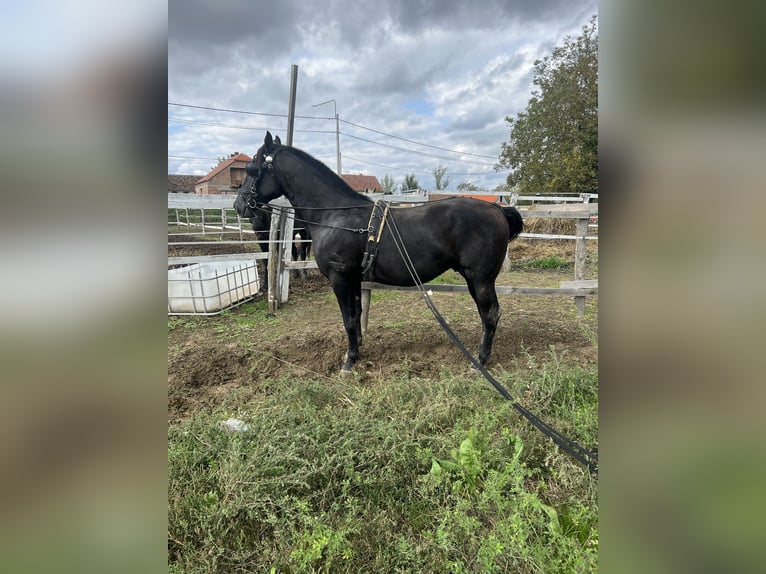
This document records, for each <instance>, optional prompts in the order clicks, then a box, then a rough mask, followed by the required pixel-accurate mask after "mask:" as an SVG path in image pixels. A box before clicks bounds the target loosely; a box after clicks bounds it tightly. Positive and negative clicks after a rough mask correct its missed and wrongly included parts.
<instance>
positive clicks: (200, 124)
mask: <svg viewBox="0 0 766 574" xmlns="http://www.w3.org/2000/svg"><path fill="white" fill-rule="evenodd" d="M168 121H169V122H177V123H182V124H194V125H199V126H212V127H221V128H231V129H234V130H254V131H255V130H268V129H273V130H275V129H276V128H273V127H268V126H266V127H264V126H252V127H249V126H233V125H231V124H222V123H219V122H201V121H199V120H185V119H182V118H168ZM294 131H296V132H303V133H313V134H334V133H335V131H334V130H333V131H330V130H294Z"/></svg>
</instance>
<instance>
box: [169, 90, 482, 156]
mask: <svg viewBox="0 0 766 574" xmlns="http://www.w3.org/2000/svg"><path fill="white" fill-rule="evenodd" d="M168 105H170V106H178V107H183V108H193V109H198V110H210V111H216V112H227V113H234V114H247V115H255V116H269V117H278V118H286V117H287V114H270V113H265V112H250V111H245V110H232V109H227V108H216V107H212V106H196V105H192V104H179V103H175V102H168ZM295 117H296V118H301V119H310V120H334V119H335V118H334V117H332V118H329V117H322V116H295ZM339 121H341V122H343V123H344V124H348V125H350V126H354V127H356V128H360V129H363V130H367V131H370V132H373V133H376V134H380V135H382V136H385V137H390V138H394V139H398V140H401V141H405V142H408V143H412V144H415V145H419V146H423V147H428V148H432V149H438V150H441V151H446V152H449V153H456V154H460V155H468V156H473V157H481V158H486V159H491V160H496V159H497V157H495V156H489V155H483V154H478V153H471V152H466V151H460V150H453V149H449V148H445V147H441V146H437V145H433V144H427V143H424V142H419V141H416V140H411V139H408V138H404V137H401V136H397V135H394V134H390V133H387V132H384V131H380V130H376V129H374V128H370V127H367V126H363V125H361V124H358V123H355V122H351V121H348V120H344V119H341V118H339ZM189 123H191V122H189ZM203 125H204V124H203ZM223 127H232V128H236V127H237V126H223ZM242 129H250V128H242ZM296 131H298V130H296ZM301 131H303V130H301ZM306 131H307V132H308V131H310V130H306ZM315 133H330V132H326V131H320V130H318V131H317V132H315ZM343 135H345V136H348V137H351V138H355V139H358V140H361V141H364V142H367V143H371V144H374V145H382V146H385V147H389V148H392V149H397V150H401V151H407V152H410V153H419V154H421V155H426V156H430V157H435V158H437V159H444V160H447V161H471V160H464V159H459V160H456V159H455V158H446V157H443V156H437V155H433V154H427V153H425V152H419V151H415V150H408V149H406V148H400V147H396V146H392V145H389V144H384V143H382V142H376V141H373V140H368V139H365V138H361V137H358V136H353V135H351V134H346V133H343ZM472 163H476V164H482V165H490V164H487V163H486V162H472Z"/></svg>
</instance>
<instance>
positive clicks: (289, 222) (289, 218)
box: [279, 208, 295, 303]
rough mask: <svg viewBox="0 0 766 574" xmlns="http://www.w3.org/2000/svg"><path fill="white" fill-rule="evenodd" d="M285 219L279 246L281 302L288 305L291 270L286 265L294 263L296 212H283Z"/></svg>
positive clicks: (286, 210)
mask: <svg viewBox="0 0 766 574" xmlns="http://www.w3.org/2000/svg"><path fill="white" fill-rule="evenodd" d="M281 211H282V213H283V215H282V217H284V223H283V225H282V243H281V244H280V246H279V277H280V285H279V302H280V303H287V298H288V296H289V295H290V269H288V268H287V266H286V265H285V263H286V262H288V261H292V258H293V253H292V247H293V229H294V228H295V211H294V210H293V209H292V208H290V209H282V210H281Z"/></svg>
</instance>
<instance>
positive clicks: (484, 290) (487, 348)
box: [466, 280, 501, 365]
mask: <svg viewBox="0 0 766 574" xmlns="http://www.w3.org/2000/svg"><path fill="white" fill-rule="evenodd" d="M466 282H467V283H468V290H469V291H470V293H471V297H473V300H474V302H475V303H476V308H477V309H478V310H479V316H480V317H481V325H482V335H481V344H480V345H479V363H481V364H482V365H484V364H486V363H487V359H489V355H490V353H492V342H493V340H494V338H495V331H496V330H497V324H498V323H499V322H500V315H501V311H500V303H498V302H497V293H496V292H495V286H494V284H492V283H478V282H472V281H470V280H467V281H466Z"/></svg>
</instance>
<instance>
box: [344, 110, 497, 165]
mask: <svg viewBox="0 0 766 574" xmlns="http://www.w3.org/2000/svg"><path fill="white" fill-rule="evenodd" d="M340 121H341V122H343V123H344V124H349V125H351V126H354V127H357V128H361V129H363V130H367V131H370V132H374V133H376V134H380V135H384V136H386V137H390V138H395V139H398V140H402V141H405V142H408V143H413V144H417V145H422V146H424V147H430V148H433V149H438V150H442V151H448V152H450V153H459V154H461V155H472V156H474V157H484V158H487V159H493V160H494V159H497V158H496V157H495V156H491V155H482V154H480V153H470V152H467V151H458V150H454V149H449V148H446V147H441V146H438V145H432V144H427V143H423V142H419V141H415V140H411V139H407V138H403V137H401V136H396V135H394V134H389V133H386V132H382V131H380V130H375V129H372V128H368V127H367V126H363V125H360V124H355V123H354V122H350V121H348V120H344V119H341V120H340Z"/></svg>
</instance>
